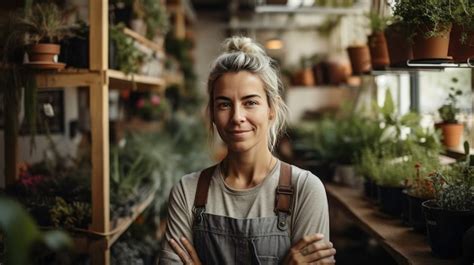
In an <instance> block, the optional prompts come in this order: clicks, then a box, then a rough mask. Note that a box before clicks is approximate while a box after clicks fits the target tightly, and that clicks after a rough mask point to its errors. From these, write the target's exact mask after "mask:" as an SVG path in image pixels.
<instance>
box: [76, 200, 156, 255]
mask: <svg viewBox="0 0 474 265" xmlns="http://www.w3.org/2000/svg"><path fill="white" fill-rule="evenodd" d="M154 196H155V193H154V192H153V191H151V192H150V194H149V195H148V196H147V197H146V198H145V199H144V200H143V201H142V202H140V203H139V204H137V205H135V206H133V207H132V215H131V216H128V217H122V218H118V219H117V220H114V223H115V224H116V225H115V226H114V227H113V228H112V229H111V231H110V232H109V233H108V234H106V235H103V234H98V233H93V232H88V231H87V230H80V229H78V230H73V231H72V232H78V233H76V234H75V236H74V244H75V246H76V248H75V249H76V250H77V251H78V252H79V253H87V252H88V251H90V248H91V247H93V245H94V244H95V243H97V242H98V241H100V240H102V244H103V245H102V246H103V247H105V248H110V247H111V246H112V245H113V243H115V242H116V241H117V239H118V238H119V237H120V236H121V235H122V234H123V233H124V232H125V231H127V229H128V227H129V226H130V225H131V224H132V223H133V222H134V221H135V220H136V219H137V217H138V216H139V215H140V214H141V213H142V212H143V211H144V210H145V209H146V208H147V207H148V206H149V205H150V204H151V202H152V201H153V199H154Z"/></svg>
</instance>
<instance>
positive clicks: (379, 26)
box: [367, 12, 390, 70]
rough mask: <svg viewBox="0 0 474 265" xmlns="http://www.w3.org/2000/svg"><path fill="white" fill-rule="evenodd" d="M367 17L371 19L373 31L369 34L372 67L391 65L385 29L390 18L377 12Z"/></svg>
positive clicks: (377, 68)
mask: <svg viewBox="0 0 474 265" xmlns="http://www.w3.org/2000/svg"><path fill="white" fill-rule="evenodd" d="M367 17H368V18H369V21H370V29H371V31H372V33H371V34H370V35H369V50H370V58H371V63H372V67H373V68H374V69H376V70H379V69H384V68H385V67H387V66H389V65H390V57H389V55H388V49H387V41H386V39H385V35H384V30H385V28H386V27H387V25H388V23H389V18H386V17H383V16H381V15H380V14H378V13H376V12H370V13H369V14H368V15H367Z"/></svg>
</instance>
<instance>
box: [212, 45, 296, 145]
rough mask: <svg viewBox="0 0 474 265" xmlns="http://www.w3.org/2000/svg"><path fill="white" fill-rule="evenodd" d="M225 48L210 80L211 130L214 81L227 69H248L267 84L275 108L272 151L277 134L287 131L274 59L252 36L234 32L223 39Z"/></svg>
mask: <svg viewBox="0 0 474 265" xmlns="http://www.w3.org/2000/svg"><path fill="white" fill-rule="evenodd" d="M223 47H224V52H223V53H222V54H221V55H220V56H218V57H217V59H216V60H215V61H214V63H213V65H212V68H211V72H210V73H209V78H208V81H207V93H208V96H209V98H208V104H207V113H208V116H209V130H210V133H211V135H212V134H213V133H214V127H213V123H212V119H213V111H214V104H213V93H214V85H215V82H216V81H217V80H218V79H219V78H220V77H221V76H222V75H223V74H225V73H228V72H239V71H248V72H250V73H252V74H255V75H256V76H258V77H259V78H260V80H261V81H262V82H263V84H264V90H265V94H266V96H267V101H268V104H269V107H270V108H271V109H272V110H273V111H274V114H275V115H274V117H273V123H272V124H271V126H270V129H269V140H268V147H269V149H270V150H271V151H273V149H274V147H275V145H276V143H277V140H278V137H279V136H280V135H281V134H282V133H283V132H284V129H285V126H286V120H287V116H288V107H287V106H286V104H285V102H284V101H283V99H282V97H281V93H282V92H283V83H282V81H281V79H280V75H279V70H278V68H277V66H276V63H275V61H274V60H273V59H272V58H270V57H269V56H268V55H267V54H266V53H265V51H264V49H263V48H262V47H261V46H260V45H258V44H257V43H256V42H254V41H253V40H252V39H251V38H248V37H241V36H234V37H230V38H228V39H226V40H225V41H224V42H223Z"/></svg>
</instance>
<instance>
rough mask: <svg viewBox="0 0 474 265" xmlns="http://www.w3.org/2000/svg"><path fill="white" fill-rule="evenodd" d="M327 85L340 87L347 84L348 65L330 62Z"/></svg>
mask: <svg viewBox="0 0 474 265" xmlns="http://www.w3.org/2000/svg"><path fill="white" fill-rule="evenodd" d="M328 65H329V84H331V85H340V84H345V83H347V78H348V77H349V73H350V71H349V70H348V68H349V67H348V65H343V64H340V63H335V62H330V63H329V64H328Z"/></svg>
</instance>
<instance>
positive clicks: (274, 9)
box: [255, 4, 367, 15]
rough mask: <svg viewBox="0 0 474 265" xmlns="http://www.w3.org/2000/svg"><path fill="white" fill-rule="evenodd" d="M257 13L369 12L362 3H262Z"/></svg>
mask: <svg viewBox="0 0 474 265" xmlns="http://www.w3.org/2000/svg"><path fill="white" fill-rule="evenodd" d="M255 12H256V13H275V14H293V13H299V14H309V15H311V14H320V15H362V14H364V12H367V10H365V9H364V8H363V6H361V5H357V4H355V5H353V6H352V7H324V6H306V7H299V6H295V7H291V6H287V5H260V6H256V7H255Z"/></svg>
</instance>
